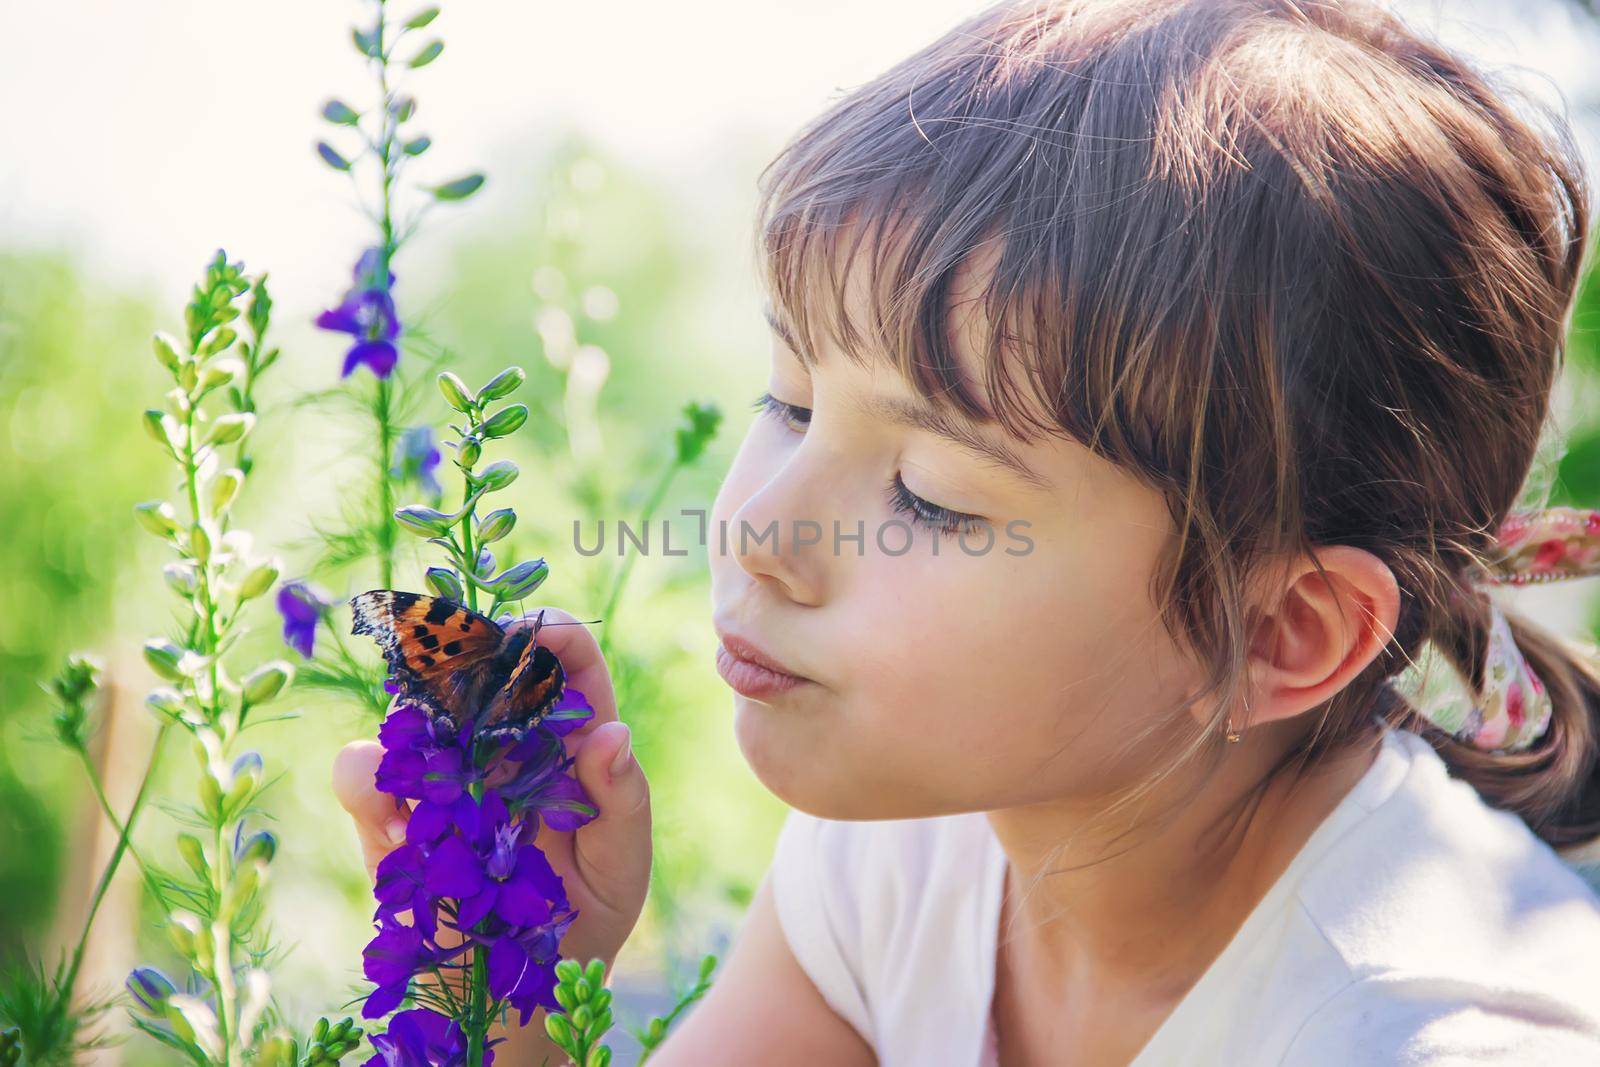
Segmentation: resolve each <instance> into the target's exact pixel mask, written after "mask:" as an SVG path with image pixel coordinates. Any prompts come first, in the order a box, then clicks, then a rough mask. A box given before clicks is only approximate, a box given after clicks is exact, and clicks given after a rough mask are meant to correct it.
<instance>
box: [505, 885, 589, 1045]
mask: <svg viewBox="0 0 1600 1067" xmlns="http://www.w3.org/2000/svg"><path fill="white" fill-rule="evenodd" d="M577 915H578V913H577V912H568V913H567V914H566V915H564V916H562V917H561V918H559V919H556V920H555V921H553V922H549V923H546V924H544V925H542V926H537V927H533V928H530V929H525V930H522V931H519V932H517V933H514V934H512V933H508V934H506V935H505V936H503V937H501V938H499V939H497V940H496V941H495V942H494V944H492V945H490V946H489V995H490V996H492V997H495V998H496V999H504V1000H507V1001H510V1003H511V1006H512V1007H513V1008H516V1009H517V1010H518V1011H519V1012H521V1013H522V1018H521V1020H520V1023H521V1025H523V1026H527V1025H528V1017H529V1016H530V1015H532V1014H533V1012H534V1009H535V1008H538V1007H540V1006H543V1007H545V1008H548V1009H550V1010H552V1011H556V1010H559V1009H560V1004H558V1003H557V1002H556V998H555V988H556V963H557V962H559V961H560V959H561V955H560V951H559V949H560V946H561V938H562V937H563V936H565V935H566V932H567V927H569V926H571V925H572V921H573V920H574V919H576V918H577Z"/></svg>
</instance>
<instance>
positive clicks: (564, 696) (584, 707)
mask: <svg viewBox="0 0 1600 1067" xmlns="http://www.w3.org/2000/svg"><path fill="white" fill-rule="evenodd" d="M592 718H594V707H593V705H591V704H590V703H589V698H588V697H586V696H584V695H583V693H582V692H581V691H579V690H577V689H574V688H572V687H571V686H570V685H569V686H567V687H566V688H565V689H563V690H562V692H561V696H560V698H559V699H557V700H556V702H555V704H554V705H553V706H552V707H551V708H550V710H549V712H547V713H546V714H545V717H544V719H543V721H542V722H541V725H543V726H544V728H545V729H547V730H549V731H550V732H551V733H553V734H555V735H556V736H557V737H565V736H566V735H567V734H570V733H571V732H572V731H574V730H576V729H577V728H578V727H580V726H582V725H583V724H584V723H586V722H588V721H589V720H590V719H592Z"/></svg>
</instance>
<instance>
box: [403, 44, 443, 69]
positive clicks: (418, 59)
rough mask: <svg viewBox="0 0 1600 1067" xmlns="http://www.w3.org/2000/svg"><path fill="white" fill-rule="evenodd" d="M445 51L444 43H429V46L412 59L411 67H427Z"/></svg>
mask: <svg viewBox="0 0 1600 1067" xmlns="http://www.w3.org/2000/svg"><path fill="white" fill-rule="evenodd" d="M443 51H444V42H443V41H429V42H428V43H427V45H426V46H425V47H424V48H423V49H422V51H420V52H418V53H417V54H416V55H414V56H412V57H411V64H410V65H411V67H412V68H413V69H415V68H417V67H426V66H427V65H428V64H429V63H432V62H433V61H434V60H436V59H438V58H439V53H440V52H443Z"/></svg>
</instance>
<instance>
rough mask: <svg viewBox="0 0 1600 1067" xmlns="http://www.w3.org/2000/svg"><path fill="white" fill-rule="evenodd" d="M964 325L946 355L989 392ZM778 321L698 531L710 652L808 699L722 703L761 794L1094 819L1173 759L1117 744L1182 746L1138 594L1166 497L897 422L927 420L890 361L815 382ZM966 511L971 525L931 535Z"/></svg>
mask: <svg viewBox="0 0 1600 1067" xmlns="http://www.w3.org/2000/svg"><path fill="white" fill-rule="evenodd" d="M855 292H856V293H857V295H858V296H859V288H857V289H856V290H855ZM972 306H974V305H973V304H971V303H970V302H969V303H967V304H965V305H962V306H961V307H959V308H958V316H957V336H958V338H959V342H960V348H961V352H960V358H961V360H962V362H963V373H964V374H966V375H967V378H968V381H969V382H981V381H982V379H981V376H979V371H978V364H977V360H978V359H979V358H980V357H979V355H978V353H979V351H981V349H980V348H979V347H978V342H979V341H980V340H981V336H982V335H981V334H980V333H979V332H978V329H979V325H980V324H979V321H978V320H979V316H977V315H975V314H971V313H970V312H967V311H966V310H965V309H967V308H970V307H972ZM851 310H852V314H857V313H858V312H857V311H856V309H855V308H852V309H851ZM769 317H770V316H769ZM778 325H779V329H775V330H774V334H773V345H772V365H771V372H770V377H769V381H768V385H767V391H768V393H769V394H770V396H771V398H772V399H771V400H770V401H769V402H768V404H767V406H766V410H765V411H764V412H763V414H762V415H761V416H760V417H758V418H757V419H756V421H755V423H754V424H753V425H752V427H751V429H750V432H749V434H748V435H747V436H746V437H745V439H744V442H743V444H742V446H741V447H740V450H739V454H738V456H737V457H736V459H735V460H734V463H733V466H732V469H731V470H730V471H729V472H728V476H727V478H726V480H725V481H724V482H723V485H722V488H721V490H720V492H719V493H718V495H717V500H716V502H715V504H714V505H713V509H712V519H713V523H712V526H711V529H710V534H709V541H710V544H711V550H710V554H711V578H712V582H711V591H712V602H713V622H714V624H715V626H716V628H717V631H718V633H719V635H721V636H723V637H725V638H726V637H728V636H729V635H732V636H733V637H736V638H741V639H743V640H744V641H747V642H749V643H750V644H753V645H755V646H757V647H758V648H759V649H760V650H761V651H762V652H764V653H765V654H766V655H767V656H768V657H770V658H772V659H775V660H777V661H779V662H780V663H781V664H782V665H784V666H785V667H786V668H787V669H788V671H789V673H791V674H794V675H799V676H801V677H803V678H804V679H806V681H804V682H802V683H801V684H799V685H797V686H793V687H791V688H788V689H787V690H784V691H781V692H770V691H760V692H753V693H752V695H736V697H735V732H736V734H737V736H738V739H739V744H740V747H741V749H742V750H743V752H744V755H745V758H746V759H747V760H748V761H749V763H750V765H751V767H752V768H753V769H754V770H755V773H756V774H757V776H759V777H760V779H761V780H762V782H763V783H764V784H765V785H766V786H767V787H768V788H770V789H771V790H772V791H773V792H774V793H776V794H777V795H778V796H779V797H780V798H782V799H783V800H785V801H786V802H788V803H790V804H791V805H793V806H795V807H798V808H801V809H802V810H806V811H809V812H811V813H813V814H817V815H821V816H824V817H830V818H855V819H883V818H906V817H915V816H929V815H939V814H948V813H954V812H960V811H976V810H990V809H995V808H1003V807H1012V806H1017V805H1023V804H1030V803H1038V802H1041V801H1047V800H1051V801H1067V802H1069V803H1071V802H1075V801H1079V800H1081V801H1083V802H1084V803H1085V804H1086V805H1090V806H1092V805H1093V804H1094V798H1096V797H1098V796H1102V795H1104V794H1106V793H1108V792H1111V791H1114V790H1116V789H1119V788H1121V787H1124V786H1127V785H1129V784H1130V783H1131V782H1133V781H1135V780H1136V779H1138V778H1142V777H1144V776H1146V775H1148V774H1149V773H1150V772H1151V771H1152V770H1153V769H1154V768H1155V767H1156V766H1157V765H1158V764H1159V760H1160V755H1161V754H1160V753H1159V752H1155V751H1152V749H1157V750H1159V749H1161V748H1164V747H1165V746H1163V745H1153V746H1144V747H1142V748H1141V750H1140V751H1139V752H1133V753H1130V752H1127V751H1124V748H1125V744H1126V742H1127V741H1128V739H1129V738H1130V735H1131V734H1133V733H1134V732H1135V731H1137V730H1140V729H1141V728H1144V727H1148V726H1151V725H1152V724H1153V722H1154V720H1155V719H1156V718H1158V717H1159V718H1163V719H1164V720H1165V724H1164V726H1163V727H1162V729H1163V731H1176V730H1177V729H1178V728H1179V727H1180V726H1182V725H1183V723H1181V722H1179V721H1176V720H1178V719H1180V718H1181V716H1176V715H1174V714H1173V713H1172V712H1171V710H1170V709H1171V707H1172V704H1173V701H1174V700H1176V699H1177V698H1178V697H1179V695H1180V694H1181V693H1183V692H1185V691H1187V690H1188V689H1190V688H1191V687H1192V686H1193V685H1194V683H1195V680H1196V676H1195V674H1194V673H1193V671H1192V666H1191V665H1190V664H1189V663H1188V662H1187V661H1186V659H1185V658H1184V657H1183V656H1182V655H1181V654H1180V652H1179V650H1178V648H1177V646H1176V645H1175V644H1174V643H1173V642H1172V641H1171V639H1170V638H1169V635H1168V634H1167V631H1166V630H1165V628H1164V627H1163V626H1162V623H1161V621H1160V618H1159V616H1158V611H1157V606H1156V604H1155V603H1154V602H1153V600H1152V597H1151V594H1150V590H1149V586H1150V581H1151V575H1152V573H1153V571H1154V568H1155V566H1156V562H1157V558H1158V555H1159V553H1160V552H1161V550H1162V548H1163V546H1164V545H1165V544H1166V542H1167V540H1168V537H1169V536H1170V531H1171V528H1172V526H1171V520H1170V518H1169V516H1168V512H1167V508H1166V505H1165V504H1164V502H1163V500H1162V497H1161V495H1160V494H1159V493H1158V492H1157V491H1156V490H1154V489H1151V488H1149V487H1147V486H1144V485H1141V484H1139V483H1137V482H1136V481H1134V480H1133V479H1132V478H1131V477H1130V476H1129V475H1127V474H1126V473H1125V472H1123V471H1121V470H1119V469H1117V468H1115V467H1113V466H1112V465H1110V464H1109V463H1107V462H1106V461H1104V460H1102V459H1100V458H1098V457H1095V456H1093V455H1091V454H1090V453H1089V452H1088V451H1087V450H1086V449H1084V448H1083V447H1082V446H1080V445H1078V444H1076V443H1073V442H1070V441H1068V440H1065V439H1059V440H1050V441H1039V442H1034V443H1031V444H1029V443H1024V442H1023V441H1021V440H1020V439H1018V438H1015V437H1012V436H1010V435H1008V434H1006V433H1004V432H1003V431H1002V430H1001V429H1000V428H999V426H998V425H994V424H991V425H986V426H985V425H965V424H963V423H961V422H959V419H960V416H959V415H958V414H956V413H954V412H953V411H951V410H945V411H943V412H942V413H941V414H942V415H943V417H944V421H945V422H947V423H950V422H954V426H955V428H956V429H957V430H960V431H964V432H965V433H967V434H968V435H970V436H971V437H972V438H973V444H962V443H958V440H956V439H952V436H950V435H949V434H946V433H941V432H939V431H938V430H937V429H935V428H934V427H933V426H930V425H918V424H916V423H914V422H913V421H911V420H910V419H909V418H908V417H907V415H906V413H907V412H913V411H918V410H926V408H925V405H924V403H923V402H922V401H921V400H920V398H919V397H918V396H917V395H916V393H915V392H914V391H913V390H912V389H911V387H910V386H909V385H908V384H907V383H906V382H904V381H903V380H902V379H901V378H900V377H899V375H898V373H897V372H896V371H895V370H894V369H893V368H892V367H891V366H890V365H888V364H887V363H886V362H885V363H884V364H883V365H882V366H874V367H871V368H863V367H860V366H857V365H856V364H854V363H852V362H851V361H850V360H848V359H847V358H846V357H845V356H844V354H843V353H842V352H839V351H837V350H832V349H830V350H825V351H820V352H817V353H814V356H815V359H814V360H812V361H810V362H812V363H814V364H815V365H814V366H809V367H808V365H807V362H803V361H802V360H801V358H800V356H799V354H798V353H797V352H795V350H794V348H793V347H792V346H791V344H790V343H788V342H787V341H786V340H785V339H784V337H783V336H782V333H781V332H780V331H781V328H782V324H781V323H780V324H778ZM984 445H987V446H991V452H992V454H984V453H982V452H980V451H979V447H982V446H984ZM975 446H976V447H975ZM1004 454H1009V458H1010V459H1011V460H1012V461H1014V462H1016V463H1018V464H1020V465H1021V467H1022V470H1014V469H1011V468H1010V467H1009V466H1006V465H1004V463H1003V461H1002V460H1001V459H999V458H998V456H999V455H1004ZM947 513H948V514H947ZM961 515H967V516H977V517H980V518H981V520H982V521H981V522H969V523H967V526H968V529H967V532H966V533H965V534H964V535H962V534H960V533H954V532H946V531H941V530H939V529H935V528H931V527H930V526H929V525H928V523H929V522H932V523H934V524H938V523H940V522H945V523H947V524H951V525H953V524H954V523H955V522H959V519H958V518H956V517H958V516H961ZM724 531H725V533H724ZM724 538H725V542H724ZM725 663H726V660H725V658H724V654H723V653H720V652H719V665H722V664H725ZM739 673H740V671H739V670H738V669H737V668H736V669H735V670H734V671H732V672H730V675H728V677H730V681H732V683H733V684H735V685H745V683H743V682H741V681H739V679H738V677H736V676H737V675H738V674H739ZM744 673H745V675H746V676H748V673H749V672H748V671H746V672H744ZM745 687H746V688H747V689H748V688H749V686H748V685H745ZM1192 728H1193V724H1192V723H1189V724H1188V729H1190V730H1192ZM1158 736H1164V735H1158ZM1168 755H1169V756H1170V753H1168Z"/></svg>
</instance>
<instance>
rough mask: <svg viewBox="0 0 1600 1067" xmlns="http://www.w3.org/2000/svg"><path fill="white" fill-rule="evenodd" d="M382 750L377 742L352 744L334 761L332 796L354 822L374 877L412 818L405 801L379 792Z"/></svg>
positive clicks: (399, 843)
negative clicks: (379, 764)
mask: <svg viewBox="0 0 1600 1067" xmlns="http://www.w3.org/2000/svg"><path fill="white" fill-rule="evenodd" d="M382 759H383V746H381V745H379V744H378V743H377V742H376V741H352V742H350V743H349V744H348V745H346V746H344V748H342V749H340V750H339V754H338V755H337V756H335V757H334V759H333V795H334V796H336V797H338V798H339V803H340V805H341V806H342V807H343V808H344V810H345V811H347V812H349V813H350V817H351V818H352V819H353V820H355V824H356V836H357V838H359V839H360V841H361V858H362V860H363V861H364V862H365V863H366V865H367V873H368V874H369V875H373V874H375V873H376V871H377V869H378V863H379V862H380V861H381V860H382V859H383V857H385V856H387V855H388V854H389V853H390V851H391V850H393V849H394V848H395V847H397V846H399V845H402V844H404V843H405V839H406V822H407V820H408V819H409V818H410V817H411V812H410V809H409V808H408V807H407V806H406V803H405V801H403V800H400V799H398V798H396V797H392V796H390V795H389V794H388V793H383V792H380V791H379V790H378V784H377V773H378V762H379V761H380V760H382Z"/></svg>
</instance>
